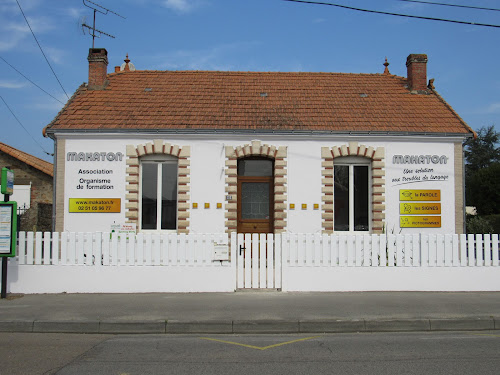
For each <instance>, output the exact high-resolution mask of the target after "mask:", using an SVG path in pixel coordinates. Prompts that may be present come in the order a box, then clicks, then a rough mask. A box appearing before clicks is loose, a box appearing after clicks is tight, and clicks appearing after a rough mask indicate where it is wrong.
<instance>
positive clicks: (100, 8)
mask: <svg viewBox="0 0 500 375" xmlns="http://www.w3.org/2000/svg"><path fill="white" fill-rule="evenodd" d="M82 1H83V5H85V6H86V7H87V8H90V9H92V10H93V11H94V23H93V25H92V26H89V25H87V24H86V22H85V20H83V22H82V30H83V32H84V33H85V29H84V28H87V29H88V32H89V35H92V48H94V42H95V38H96V37H97V38H100V37H101V35H106V36H109V37H110V38H113V39H114V38H115V37H114V36H113V35H111V34H108V33H105V32H104V31H101V30H98V29H96V28H95V15H96V13H97V12H99V13H101V14H104V15H106V14H108V13H113V14H114V15H117V16H118V17H121V18H123V19H125V17H123V16H121V15H119V14H118V13H116V12H113V11H112V10H111V9H108V8H104V7H103V6H102V5H99V4H97V3H94V2H93V1H90V0H82Z"/></svg>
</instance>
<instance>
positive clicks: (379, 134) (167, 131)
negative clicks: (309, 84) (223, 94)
mask: <svg viewBox="0 0 500 375" xmlns="http://www.w3.org/2000/svg"><path fill="white" fill-rule="evenodd" d="M46 133H47V135H48V136H57V135H58V134H61V135H69V134H117V135H118V134H123V135H125V134H126V135H131V134H170V135H172V134H176V135H184V134H185V135H193V134H221V135H229V134H231V135H252V134H262V135H302V136H307V135H311V136H321V135H338V136H374V137H382V136H406V137H411V136H418V137H445V138H448V137H452V138H456V137H460V138H464V139H465V138H471V137H473V136H474V134H473V133H446V132H445V133H438V132H404V131H403V132H401V131H398V132H393V131H337V130H275V129H50V128H49V129H47V130H46ZM51 138H52V137H51Z"/></svg>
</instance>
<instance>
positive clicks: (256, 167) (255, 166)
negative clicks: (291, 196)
mask: <svg viewBox="0 0 500 375" xmlns="http://www.w3.org/2000/svg"><path fill="white" fill-rule="evenodd" d="M272 175H273V161H272V160H268V159H243V160H240V161H238V176H260V177H262V176H265V177H269V176H272Z"/></svg>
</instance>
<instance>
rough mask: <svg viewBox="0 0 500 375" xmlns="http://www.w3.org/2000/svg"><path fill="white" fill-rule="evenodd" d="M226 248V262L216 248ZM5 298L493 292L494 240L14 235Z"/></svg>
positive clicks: (499, 286)
mask: <svg viewBox="0 0 500 375" xmlns="http://www.w3.org/2000/svg"><path fill="white" fill-rule="evenodd" d="M224 246H228V247H229V248H230V258H228V260H227V261H218V260H214V250H215V249H216V247H218V248H219V249H220V247H222V248H224ZM8 288H9V291H10V292H12V293H60V292H72V293H78V292H80V293H98V292H101V293H106V292H107V293H111V292H116V293H127V292H128V293H131V292H230V291H234V290H236V289H245V288H252V289H263V288H273V289H281V290H283V291H370V290H387V291H390V290H415V291H417V290H418V291H427V290H429V291H431V290H432V291H476V290H477V291H493V290H495V291H500V260H499V236H498V235H496V234H494V235H488V234H485V235H434V234H425V233H422V234H413V235H322V234H262V235H258V234H245V235H243V234H236V233H232V234H231V238H229V237H228V235H227V234H204V235H203V234H188V235H186V234H179V235H177V234H162V235H160V234H142V233H140V234H137V235H128V236H127V235H117V234H116V233H113V234H110V233H99V232H98V233H50V232H45V233H40V232H37V233H33V232H28V233H24V232H20V233H19V236H18V251H17V256H16V257H15V258H14V259H12V260H11V261H10V264H9V282H8Z"/></svg>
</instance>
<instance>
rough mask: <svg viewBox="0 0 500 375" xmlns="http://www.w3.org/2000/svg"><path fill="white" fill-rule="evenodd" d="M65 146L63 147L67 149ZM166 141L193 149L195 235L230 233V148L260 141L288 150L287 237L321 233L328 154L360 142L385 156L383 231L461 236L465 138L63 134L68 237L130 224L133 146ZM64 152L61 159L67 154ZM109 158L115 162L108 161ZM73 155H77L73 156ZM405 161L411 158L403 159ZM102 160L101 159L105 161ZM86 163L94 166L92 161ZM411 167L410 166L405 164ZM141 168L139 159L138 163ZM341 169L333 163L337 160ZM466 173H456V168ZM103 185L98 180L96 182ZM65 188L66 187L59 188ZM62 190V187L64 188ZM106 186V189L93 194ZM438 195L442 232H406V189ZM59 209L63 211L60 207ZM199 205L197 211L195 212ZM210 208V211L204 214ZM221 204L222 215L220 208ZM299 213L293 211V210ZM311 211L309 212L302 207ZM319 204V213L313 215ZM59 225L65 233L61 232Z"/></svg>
mask: <svg viewBox="0 0 500 375" xmlns="http://www.w3.org/2000/svg"><path fill="white" fill-rule="evenodd" d="M61 140H64V142H61ZM155 140H156V141H157V142H158V140H161V141H162V142H164V143H167V142H168V143H169V144H172V145H176V146H179V147H185V146H189V147H190V155H189V182H188V186H189V200H188V204H189V206H188V207H189V208H188V209H187V211H188V212H189V226H188V232H189V233H194V234H196V233H224V232H226V231H227V227H226V224H225V222H226V212H227V210H226V199H227V195H228V193H227V192H226V185H227V183H226V170H227V168H228V167H227V164H226V161H227V157H226V153H225V150H226V148H227V147H228V146H231V147H235V148H236V147H238V146H244V145H246V144H249V143H251V142H252V141H255V140H258V141H260V142H261V143H262V144H268V145H274V146H276V147H286V150H287V154H286V209H285V210H286V226H285V228H284V230H283V231H284V232H288V233H322V232H324V227H323V224H322V223H323V220H324V215H323V214H324V210H323V205H322V202H323V200H324V194H325V192H324V181H323V171H324V165H323V161H324V158H323V156H322V148H325V147H330V148H331V147H345V146H346V145H349V143H350V142H357V143H359V144H360V145H366V147H373V148H374V149H379V148H380V149H382V150H383V151H384V154H385V155H384V161H385V165H384V167H383V172H384V175H385V193H384V194H383V195H384V203H385V204H384V205H383V206H384V209H383V210H381V211H382V212H381V214H382V215H383V217H384V220H383V222H384V231H386V232H387V233H394V234H399V233H401V234H411V233H419V232H422V231H425V232H428V233H436V234H437V233H440V234H453V233H456V232H457V230H456V228H457V222H458V223H461V222H462V218H460V217H456V216H458V215H457V212H460V209H457V204H460V205H461V204H462V197H461V196H460V197H458V196H457V195H461V194H463V193H462V189H461V188H460V189H458V192H457V187H461V186H462V176H463V174H462V170H461V168H462V161H461V153H460V160H455V158H456V157H457V156H456V155H457V145H461V143H462V138H460V137H424V136H420V137H419V136H412V137H410V136H408V137H405V136H363V137H355V136H334V135H326V134H325V135H318V136H316V135H279V136H278V135H266V134H252V135H229V134H208V135H197V134H194V135H170V134H163V135H158V136H156V135H144V136H139V135H125V134H107V135H106V134H105V135H101V134H99V135H97V136H96V135H84V134H74V135H64V136H63V135H62V134H61V135H58V142H59V143H61V144H64V146H63V147H58V149H57V152H58V155H57V156H58V163H60V161H61V160H64V167H63V168H61V166H60V165H59V166H58V171H57V173H58V174H61V171H64V176H60V175H58V176H56V181H58V183H57V186H56V189H57V190H56V194H57V195H58V196H59V197H60V198H59V200H58V202H59V203H58V204H57V206H56V211H57V215H58V216H59V217H61V215H62V217H63V219H62V223H61V225H62V230H64V231H71V232H87V231H88V232H93V231H110V226H111V224H113V223H115V224H120V223H123V224H124V223H126V222H127V221H128V218H127V217H126V212H127V207H126V204H127V199H126V196H127V190H126V186H127V179H128V178H129V177H128V172H127V168H128V166H127V161H126V155H127V145H139V144H148V143H153V144H154V142H155ZM61 153H63V155H61ZM70 153H76V155H77V156H76V159H78V154H79V153H84V154H85V155H87V154H90V153H92V154H94V153H98V154H99V156H100V157H99V158H98V159H99V160H98V161H95V160H94V161H92V160H80V161H77V160H71V159H72V158H75V157H74V155H75V154H70ZM108 154H110V156H108ZM70 155H73V157H72V156H70ZM406 156H407V158H406V159H405V157H406ZM103 158H104V160H101V159H103ZM86 159H92V157H90V158H86ZM405 161H406V162H407V163H404V162H405ZM139 163H140V157H139ZM334 164H335V160H334ZM457 166H459V168H460V170H456V169H458V167H457ZM92 180H100V181H92ZM62 181H63V184H62V183H61V182H62ZM61 185H63V186H61ZM95 186H101V187H104V188H102V189H95V188H94V189H92V188H91V187H95ZM402 189H413V190H439V191H440V200H439V203H440V204H441V214H440V215H436V216H440V217H441V226H440V227H436V228H430V227H429V228H425V229H422V228H401V227H400V219H401V216H402V214H401V213H400V203H401V202H400V190H402ZM70 198H71V199H75V198H76V199H80V198H102V199H105V198H108V199H110V198H111V199H117V198H120V199H121V207H120V209H119V211H120V212H116V213H106V212H69V200H70ZM61 202H63V204H62V205H61ZM193 203H197V204H198V207H197V208H193ZM205 203H209V204H210V207H209V208H205ZM217 203H222V208H217ZM291 204H294V205H295V208H294V209H291V208H290V205H291ZM303 204H306V205H307V208H305V209H303V208H302V207H303V206H302V205H303ZM315 205H317V208H315ZM61 225H60V226H59V228H61Z"/></svg>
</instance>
